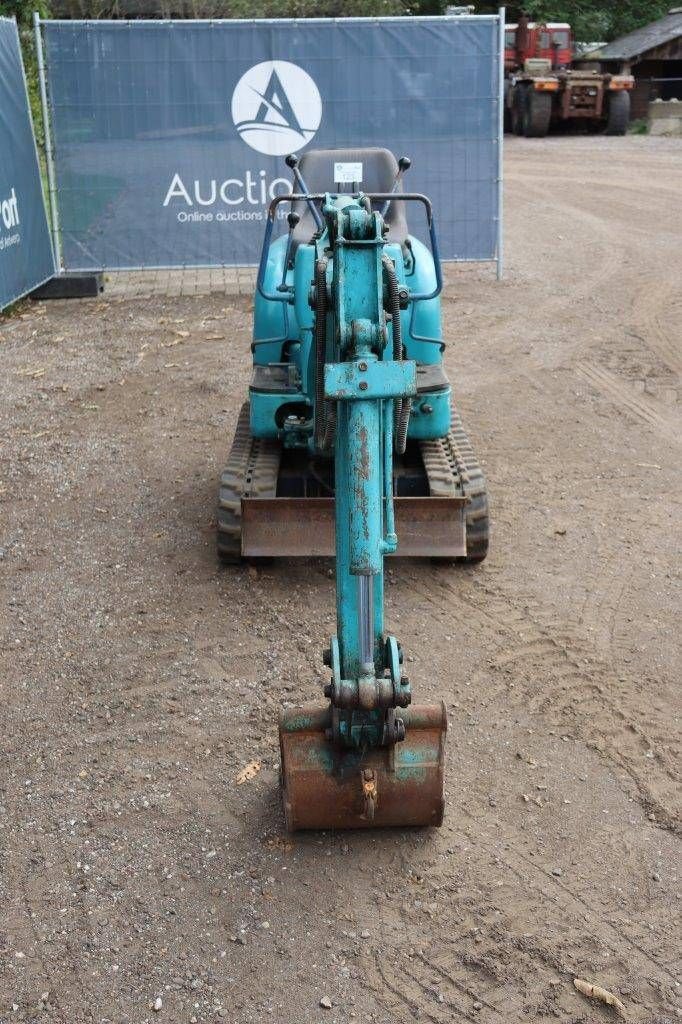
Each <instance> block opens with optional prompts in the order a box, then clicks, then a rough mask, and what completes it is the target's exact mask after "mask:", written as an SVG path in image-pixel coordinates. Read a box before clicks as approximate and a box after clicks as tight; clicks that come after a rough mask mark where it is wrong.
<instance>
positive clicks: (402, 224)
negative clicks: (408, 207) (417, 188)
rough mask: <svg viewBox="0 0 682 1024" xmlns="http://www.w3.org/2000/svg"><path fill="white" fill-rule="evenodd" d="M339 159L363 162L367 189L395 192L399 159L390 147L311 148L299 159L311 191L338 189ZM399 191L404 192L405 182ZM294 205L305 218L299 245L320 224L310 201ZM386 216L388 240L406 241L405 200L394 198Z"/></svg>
mask: <svg viewBox="0 0 682 1024" xmlns="http://www.w3.org/2000/svg"><path fill="white" fill-rule="evenodd" d="M335 163H361V164H362V182H361V183H360V185H359V187H360V189H361V191H363V192H391V191H392V189H393V183H394V181H395V177H396V174H397V173H398V162H397V160H396V158H395V157H394V156H393V153H391V151H390V149H379V148H366V149H310V150H307V151H306V152H305V153H303V154H302V155H301V158H300V161H299V169H300V171H301V176H302V177H303V180H304V181H305V183H306V185H307V187H308V191H309V192H334V191H335V188H336V183H335V181H334V164H335ZM294 188H296V186H295V185H294ZM397 191H398V192H402V182H400V183H399V185H398V189H397ZM382 205H383V203H379V204H377V206H382ZM318 206H319V203H318ZM292 209H293V211H294V212H295V213H297V214H298V215H299V217H300V218H301V219H300V221H299V222H298V224H297V225H296V227H295V228H294V232H293V236H292V245H293V247H294V248H295V247H296V246H298V245H301V244H306V243H308V242H309V241H310V239H311V238H312V236H313V234H314V233H315V231H316V224H315V220H314V218H313V215H312V213H311V212H310V209H309V207H308V204H307V203H305V202H302V201H300V200H299V201H298V202H295V203H293V205H292ZM384 219H385V221H386V223H387V224H388V236H387V239H388V241H389V242H398V243H399V244H400V245H403V244H404V242H405V240H406V239H407V236H408V229H407V219H406V217H405V203H401V202H400V201H399V200H397V199H395V200H392V202H391V205H390V206H389V208H388V210H387V212H386V216H385V218H384Z"/></svg>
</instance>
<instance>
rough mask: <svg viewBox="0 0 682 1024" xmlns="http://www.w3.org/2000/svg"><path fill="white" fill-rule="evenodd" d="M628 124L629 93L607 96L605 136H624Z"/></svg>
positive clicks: (616, 93)
mask: <svg viewBox="0 0 682 1024" xmlns="http://www.w3.org/2000/svg"><path fill="white" fill-rule="evenodd" d="M629 123H630V93H629V92H625V90H622V91H620V92H612V93H611V95H610V96H609V109H608V114H607V119H606V132H605V134H606V135H625V133H626V131H627V130H628V124H629Z"/></svg>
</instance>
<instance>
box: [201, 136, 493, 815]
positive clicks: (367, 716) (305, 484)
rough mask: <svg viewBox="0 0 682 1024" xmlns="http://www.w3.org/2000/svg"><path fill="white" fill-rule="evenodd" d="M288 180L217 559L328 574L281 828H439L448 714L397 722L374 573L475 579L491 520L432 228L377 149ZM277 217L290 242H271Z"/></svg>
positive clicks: (397, 691) (392, 667)
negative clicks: (324, 633) (319, 657)
mask: <svg viewBox="0 0 682 1024" xmlns="http://www.w3.org/2000/svg"><path fill="white" fill-rule="evenodd" d="M286 163H287V165H288V167H289V168H290V169H291V171H292V172H293V183H292V188H293V191H292V193H291V194H287V195H281V196H277V197H276V198H275V199H274V200H273V201H272V203H271V204H270V207H269V211H268V218H267V224H266V230H265V237H264V241H263V250H262V255H261V260H260V265H259V268H258V275H257V285H256V297H255V305H254V330H253V342H252V352H253V374H252V379H251V384H250V387H249V401H248V402H246V403H245V404H244V405H243V407H242V409H241V413H240V416H239V420H238V424H237V429H236V432H235V436H234V440H233V444H232V449H231V452H230V455H229V460H228V464H227V467H226V469H225V471H224V473H223V474H222V478H221V483H220V495H219V507H218V553H219V556H220V558H221V559H222V560H223V561H225V562H234V561H236V560H238V559H241V558H244V559H249V560H250V559H268V558H273V557H286V558H290V557H300V556H304V557H309V556H334V557H335V560H336V615H337V633H336V635H335V636H334V637H332V639H331V643H330V645H329V647H328V648H327V650H325V651H324V654H323V659H324V663H325V665H327V667H328V668H329V670H330V679H329V683H328V685H327V686H326V687H325V690H324V695H325V698H326V699H327V703H326V705H319V706H318V705H310V706H303V707H298V708H287V709H285V710H284V711H283V712H282V714H281V717H280V726H279V733H280V746H281V755H282V792H283V801H284V811H285V817H286V823H287V827H288V828H289V829H290V830H292V831H293V830H297V829H322V828H324V829H331V828H334V829H341V828H363V827H372V826H437V825H440V824H441V822H442V819H443V808H444V797H443V775H444V757H445V734H446V726H447V719H446V713H445V705H444V704H443V702H442V701H441V702H440V704H436V705H427V704H412V694H411V687H410V681H409V679H408V678H407V676H406V675H404V673H403V667H402V666H403V652H402V648H401V646H400V644H399V642H398V640H397V639H396V638H395V637H393V636H390V635H387V634H386V632H385V630H384V559H385V558H386V557H387V556H388V557H391V556H394V555H395V554H399V555H401V556H408V557H428V558H432V559H438V560H447V561H454V560H463V561H468V562H477V561H480V560H481V559H483V558H485V556H486V553H487V548H488V503H487V494H486V486H485V480H484V477H483V474H482V472H481V469H480V466H479V464H478V462H477V460H476V457H475V455H474V452H473V449H472V447H471V444H470V443H469V440H468V438H467V436H466V434H465V432H464V429H463V426H462V422H461V419H460V417H459V414H458V412H457V411H456V409H455V408H454V406H453V404H452V396H451V387H450V384H449V382H448V379H447V377H446V375H445V373H444V370H443V360H442V357H443V350H444V344H443V340H442V332H441V316H440V299H439V295H440V292H441V290H442V287H443V280H442V272H441V265H440V259H439V255H438V242H437V237H436V229H435V223H434V216H433V210H432V207H431V203H430V201H429V199H428V198H427V197H426V196H424V195H421V194H419V193H410V192H407V191H405V189H404V186H403V177H404V174H405V172H406V171H407V170H408V169H409V167H410V161H409V160H408V159H407V158H406V157H403V158H401V159H400V160H396V159H395V157H394V156H393V154H392V153H391V152H389V151H388V150H386V149H377V148H372V149H343V150H311V151H308V152H306V153H305V154H304V155H303V156H301V158H300V160H299V158H297V157H296V156H293V155H292V156H289V157H287V158H286ZM284 203H287V204H290V207H289V212H288V214H287V215H286V223H287V226H288V232H285V233H283V234H281V235H280V236H279V237H277V238H273V235H274V234H276V232H275V230H274V229H275V226H276V224H278V223H284V211H285V209H286V207H284V208H282V209H280V207H281V204H284ZM408 207H409V208H410V211H411V212H412V210H415V211H419V212H420V213H421V218H420V219H421V222H422V224H423V225H424V230H423V231H422V232H421V233H422V236H423V238H424V241H422V240H420V239H419V238H418V237H417V236H416V235H412V234H411V233H410V231H409V230H408V225H407V209H408ZM420 208H421V210H420Z"/></svg>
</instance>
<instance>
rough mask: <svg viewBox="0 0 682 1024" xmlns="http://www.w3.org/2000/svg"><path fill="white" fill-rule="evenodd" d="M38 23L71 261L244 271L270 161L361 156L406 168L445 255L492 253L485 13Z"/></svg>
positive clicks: (492, 42)
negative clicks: (332, 153) (324, 153)
mask: <svg viewBox="0 0 682 1024" xmlns="http://www.w3.org/2000/svg"><path fill="white" fill-rule="evenodd" d="M43 27H44V33H45V41H46V45H47V63H48V75H49V92H50V98H51V104H52V124H53V132H54V143H55V152H56V165H57V186H58V198H59V214H60V225H61V230H62V247H63V254H64V261H65V264H66V266H67V267H68V268H70V269H94V268H112V269H113V268H126V267H128V268H133V267H144V266H147V267H153V266H160V267H163V266H187V265H194V266H202V265H205V266H216V265H245V264H253V263H255V262H257V260H258V255H259V252H260V246H261V241H262V237H263V230H264V225H265V217H266V211H267V206H268V204H269V203H270V201H271V199H272V198H273V196H275V195H278V194H280V193H282V192H285V191H288V190H290V188H291V184H290V183H291V172H290V171H289V170H288V168H287V167H286V165H285V163H284V156H285V155H286V154H288V153H291V152H296V153H299V154H300V153H301V152H302V151H303V150H305V149H314V148H333V147H360V146H385V147H387V148H388V149H391V150H392V151H393V152H394V153H395V154H396V156H398V157H399V156H403V155H404V156H409V157H410V158H411V160H412V169H411V170H410V171H409V172H408V174H407V176H406V179H405V186H406V188H407V189H409V190H410V191H421V192H425V193H426V194H427V195H429V196H430V197H431V199H432V201H433V204H434V209H435V212H436V218H437V225H438V230H439V238H440V244H441V255H442V257H443V258H444V259H459V260H467V259H494V258H495V250H496V235H497V216H498V210H497V201H498V188H497V178H498V172H497V163H498V147H499V146H500V144H501V142H500V139H499V136H498V92H499V89H498V84H499V83H498V77H497V76H498V46H499V23H498V19H497V18H494V17H480V18H476V17H465V18H457V17H449V18H395V19H383V20H381V19H379V20H376V19H366V20H365V19H345V20H338V21H326V20H310V21H305V20H302V21H270V22H267V21H261V22H259V21H249V22H239V21H217V22H209V21H207V22H196V21H185V22H183V21H177V22H149V21H133V22H88V23H82V22H75V21H70V22H44V23H43ZM330 188H333V183H330ZM279 210H280V211H281V217H282V219H283V220H284V218H286V213H287V209H286V204H282V205H281V206H280V207H279ZM410 216H411V218H412V220H413V221H414V223H412V220H411V222H410V229H411V230H412V232H413V233H414V234H417V235H419V236H421V237H424V230H423V227H424V225H423V222H422V219H421V217H422V215H421V213H420V212H419V210H418V208H416V207H415V212H414V213H413V212H412V210H410Z"/></svg>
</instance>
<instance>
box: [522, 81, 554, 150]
mask: <svg viewBox="0 0 682 1024" xmlns="http://www.w3.org/2000/svg"><path fill="white" fill-rule="evenodd" d="M551 116H552V97H551V95H550V93H548V92H536V91H535V89H529V90H528V92H527V94H526V96H525V102H524V104H523V134H524V135H525V136H526V138H527V139H542V138H544V136H545V135H546V134H547V132H548V131H549V121H550V118H551Z"/></svg>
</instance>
